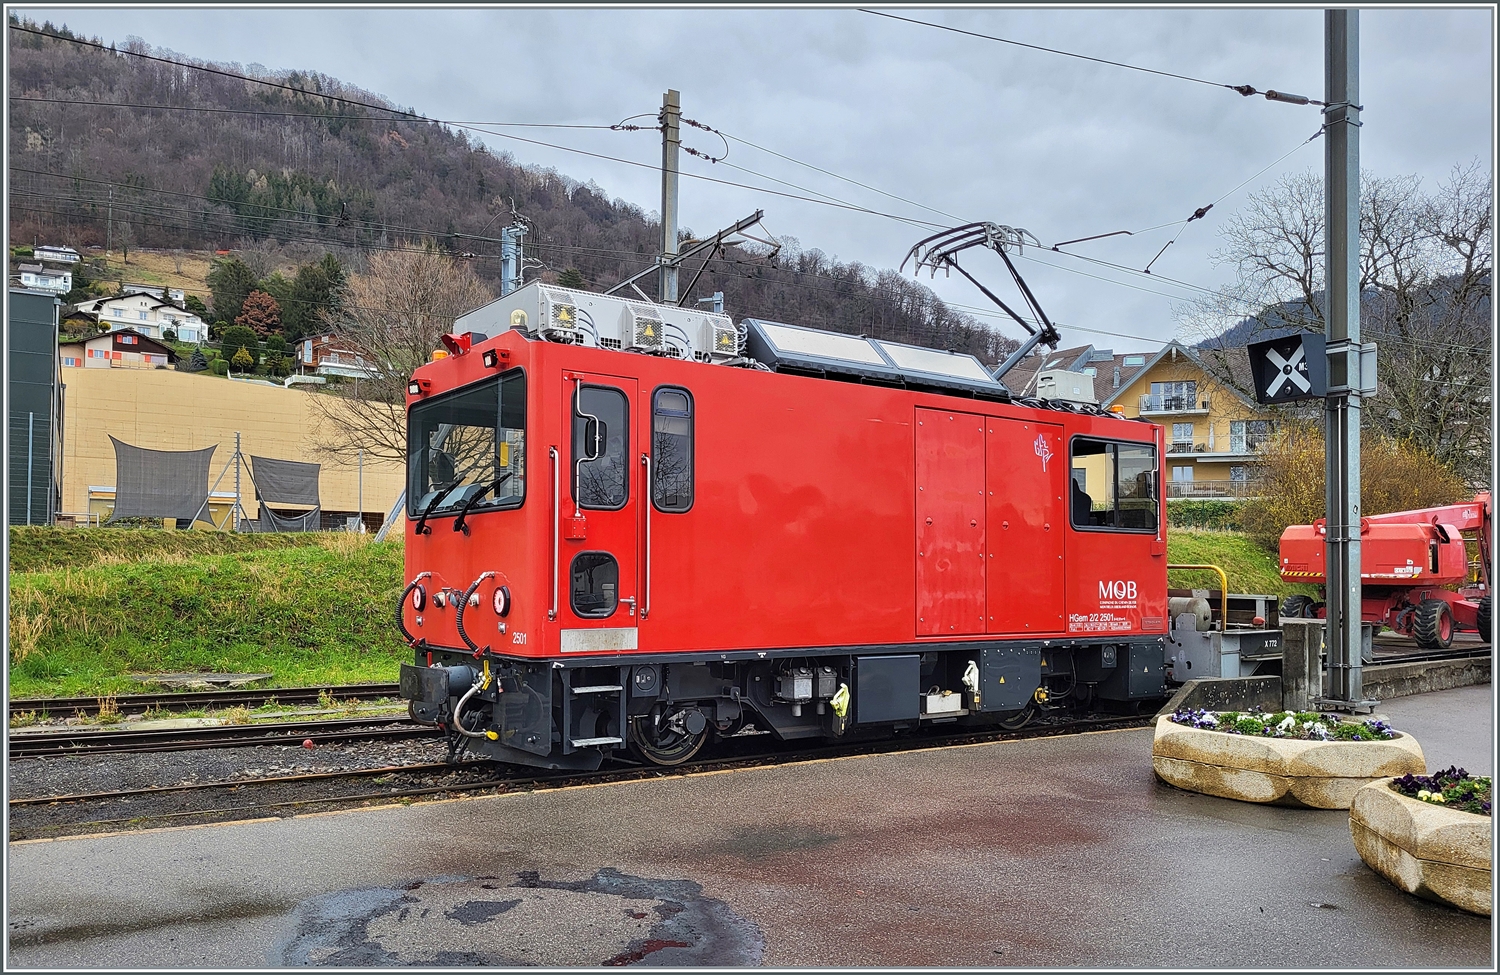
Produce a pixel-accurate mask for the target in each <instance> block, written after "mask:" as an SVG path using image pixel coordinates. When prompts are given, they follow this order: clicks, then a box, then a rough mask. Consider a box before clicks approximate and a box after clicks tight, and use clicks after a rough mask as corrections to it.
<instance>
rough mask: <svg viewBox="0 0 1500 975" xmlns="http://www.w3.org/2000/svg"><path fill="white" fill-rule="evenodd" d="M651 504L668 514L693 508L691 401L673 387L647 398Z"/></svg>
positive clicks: (665, 388)
mask: <svg viewBox="0 0 1500 975" xmlns="http://www.w3.org/2000/svg"><path fill="white" fill-rule="evenodd" d="M651 503H652V504H654V505H656V510H658V511H665V512H672V513H680V512H684V511H687V510H688V509H689V508H691V507H692V506H693V397H692V395H691V394H690V393H688V391H687V390H685V389H678V388H676V387H673V386H663V387H662V388H660V389H658V390H657V391H656V393H655V394H654V395H653V396H652V397H651Z"/></svg>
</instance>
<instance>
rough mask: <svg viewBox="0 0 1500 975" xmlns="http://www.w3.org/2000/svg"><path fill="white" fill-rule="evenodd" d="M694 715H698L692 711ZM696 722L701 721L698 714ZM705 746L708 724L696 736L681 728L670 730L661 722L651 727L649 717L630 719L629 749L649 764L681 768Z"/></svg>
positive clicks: (666, 724)
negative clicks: (659, 724)
mask: <svg viewBox="0 0 1500 975" xmlns="http://www.w3.org/2000/svg"><path fill="white" fill-rule="evenodd" d="M694 713H698V712H696V711H695V712H694ZM699 717H700V720H701V718H702V716H701V714H700V715H699ZM707 743H708V724H707V722H704V724H703V727H702V729H701V730H699V731H698V732H697V733H696V734H695V733H693V732H692V731H690V730H688V729H687V728H685V727H681V726H680V725H679V727H673V726H672V723H671V722H667V721H663V722H662V724H661V726H660V727H658V728H656V729H653V728H652V727H651V716H650V715H649V714H643V715H639V716H637V717H634V718H631V719H630V748H631V750H632V751H634V752H635V753H636V754H637V755H639V756H640V757H641V758H643V759H645V760H646V761H648V762H650V763H651V764H652V765H663V766H673V765H681V764H682V763H683V762H686V761H687V760H688V759H690V758H692V757H693V756H694V755H696V754H698V752H699V751H701V750H702V748H703V746H704V745H705V744H707Z"/></svg>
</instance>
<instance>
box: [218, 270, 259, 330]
mask: <svg viewBox="0 0 1500 975" xmlns="http://www.w3.org/2000/svg"><path fill="white" fill-rule="evenodd" d="M255 284H256V282H255V274H254V273H253V272H252V271H251V270H250V268H249V266H247V265H246V264H245V262H244V261H242V260H240V259H239V258H238V257H229V258H225V259H224V260H220V261H215V262H214V265H213V267H212V268H210V269H209V272H208V288H209V293H210V296H211V297H212V298H213V303H214V315H215V317H216V318H218V320H219V321H223V322H232V321H234V320H235V319H236V318H238V317H239V316H240V313H241V312H242V311H244V304H245V299H246V298H248V297H249V296H250V292H252V291H254V290H255Z"/></svg>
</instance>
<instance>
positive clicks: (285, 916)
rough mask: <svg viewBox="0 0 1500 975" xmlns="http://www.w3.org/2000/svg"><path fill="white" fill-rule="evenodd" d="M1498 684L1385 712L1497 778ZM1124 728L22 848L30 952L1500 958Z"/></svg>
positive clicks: (1451, 915)
mask: <svg viewBox="0 0 1500 975" xmlns="http://www.w3.org/2000/svg"><path fill="white" fill-rule="evenodd" d="M1492 697H1493V695H1492V691H1491V688H1490V687H1489V686H1481V687H1470V688H1461V689H1457V690H1452V691H1441V692H1436V693H1433V694H1427V695H1422V696H1420V697H1415V698H1404V699H1398V700H1394V701H1390V702H1387V703H1386V704H1383V705H1382V706H1381V707H1380V708H1379V709H1378V711H1379V712H1380V713H1382V714H1384V715H1387V716H1389V718H1390V719H1391V721H1392V723H1393V724H1394V725H1395V726H1396V727H1398V728H1401V729H1403V730H1408V731H1410V732H1412V733H1413V734H1414V735H1415V736H1416V737H1417V739H1418V740H1419V741H1420V742H1421V743H1422V745H1423V747H1424V750H1425V752H1426V755H1427V758H1428V763H1429V766H1430V767H1432V768H1436V767H1443V766H1447V765H1449V764H1459V765H1464V766H1466V767H1467V768H1469V769H1470V770H1471V771H1473V772H1490V771H1492V770H1493V749H1494V741H1495V738H1494V724H1493V710H1492ZM1150 751H1151V731H1150V730H1149V729H1138V730H1130V731H1118V732H1100V733H1095V734H1087V735H1078V736H1073V737H1066V738H1053V739H1033V740H1027V741H1016V742H1006V743H996V744H985V745H974V746H966V747H957V748H949V749H943V750H934V751H920V752H909V753H902V754H888V755H878V756H868V757H860V758H847V759H838V760H829V761H822V762H808V763H802V764H798V765H788V766H780V767H775V768H764V769H756V770H747V771H733V772H715V773H700V774H697V775H691V776H686V777H672V778H662V779H655V780H646V781H638V782H631V783H624V784H614V785H601V786H592V787H581V788H572V789H566V790H558V791H553V792H539V793H518V794H512V795H505V796H496V797H491V798H481V799H473V800H467V801H455V802H443V803H431V804H419V805H414V806H408V807H402V806H394V807H386V808H382V809H371V810H361V811H356V812H347V813H334V814H325V815H310V816H298V817H295V818H292V819H285V820H270V821H258V822H248V823H239V824H234V825H229V826H212V827H202V828H188V829H179V830H159V831H153V832H146V833H135V834H119V835H114V836H104V837H93V838H79V839H68V840H58V841H51V842H45V841H44V842H22V843H12V844H10V845H9V847H8V851H7V852H8V861H9V862H8V868H9V869H8V870H7V881H6V882H7V885H8V894H9V912H10V913H9V918H8V920H9V957H8V966H7V967H11V968H14V967H27V968H32V967H45V968H77V967H103V968H120V967H143V968H151V969H159V968H162V967H171V966H193V967H251V968H253V967H265V966H268V965H269V966H282V965H286V966H296V965H309V964H311V965H353V966H361V967H364V966H385V965H418V966H424V967H426V966H434V965H491V966H500V967H512V966H522V965H548V966H597V965H631V964H640V965H644V966H689V967H699V966H703V965H773V966H818V967H834V966H856V965H861V966H872V965H874V966H918V965H920V966H933V965H942V966H985V967H1011V966H1024V967H1055V966H1064V965H1068V966H1078V965H1084V966H1104V965H1110V966H1146V967H1170V968H1178V967H1181V968H1204V967H1236V968H1240V967H1254V968H1262V967H1265V968H1299V969H1300V968H1312V967H1348V968H1388V967H1398V968H1399V967H1423V968H1427V967H1439V968H1443V967H1461V966H1462V967H1467V966H1474V967H1482V968H1491V967H1493V966H1492V964H1491V963H1492V957H1491V926H1490V921H1489V919H1488V918H1482V917H1476V916H1474V915H1470V914H1466V913H1463V912H1461V911H1458V910H1455V909H1452V908H1447V907H1444V906H1441V905H1437V904H1431V903H1428V902H1425V901H1421V900H1418V899H1415V898H1412V897H1410V896H1408V895H1406V894H1403V893H1402V892H1400V891H1398V890H1396V889H1395V888H1394V887H1392V886H1390V885H1389V884H1387V883H1386V882H1385V881H1384V880H1382V879H1381V878H1380V877H1379V876H1377V875H1376V874H1374V873H1373V872H1372V871H1370V870H1369V869H1368V868H1366V867H1365V866H1364V864H1363V863H1362V862H1361V861H1360V859H1359V856H1358V854H1357V853H1355V851H1354V847H1353V844H1352V843H1351V841H1350V838H1349V828H1348V816H1347V813H1345V812H1341V811H1322V810H1305V809H1286V808H1277V807H1265V806H1258V805H1252V804H1246V803H1238V802H1234V801H1231V800H1225V799H1216V798H1212V797H1207V796H1200V795H1196V794H1192V793H1186V792H1180V791H1178V790H1176V789H1173V788H1171V787H1169V786H1166V785H1163V784H1162V783H1160V782H1158V781H1157V780H1156V779H1155V777H1154V776H1153V775H1152V772H1151V758H1150Z"/></svg>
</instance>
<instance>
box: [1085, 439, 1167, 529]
mask: <svg viewBox="0 0 1500 975" xmlns="http://www.w3.org/2000/svg"><path fill="white" fill-rule="evenodd" d="M1070 466H1071V473H1072V477H1071V486H1070V494H1071V500H1070V502H1069V505H1068V507H1069V510H1070V512H1071V521H1072V523H1073V527H1074V528H1082V529H1104V530H1112V531H1142V532H1155V531H1156V522H1157V509H1158V504H1157V486H1156V448H1155V447H1154V446H1153V445H1151V444H1141V443H1115V442H1111V441H1104V440H1091V439H1089V438H1087V437H1075V438H1074V439H1073V458H1072V464H1071V465H1070Z"/></svg>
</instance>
